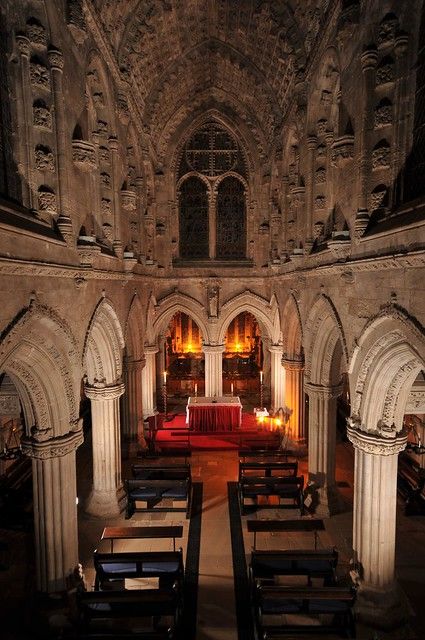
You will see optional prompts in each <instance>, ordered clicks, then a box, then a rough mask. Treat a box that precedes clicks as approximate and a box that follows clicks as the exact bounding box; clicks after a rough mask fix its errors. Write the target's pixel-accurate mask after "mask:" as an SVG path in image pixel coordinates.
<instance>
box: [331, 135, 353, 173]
mask: <svg viewBox="0 0 425 640" xmlns="http://www.w3.org/2000/svg"><path fill="white" fill-rule="evenodd" d="M353 158H354V136H353V135H345V136H341V137H340V138H336V139H335V140H334V142H333V143H332V146H331V164H332V166H333V167H344V166H345V165H346V164H347V163H348V162H350V161H351V160H352V159H353Z"/></svg>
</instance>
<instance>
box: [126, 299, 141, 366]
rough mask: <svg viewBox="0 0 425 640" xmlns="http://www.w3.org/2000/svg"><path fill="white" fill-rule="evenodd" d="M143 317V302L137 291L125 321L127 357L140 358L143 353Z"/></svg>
mask: <svg viewBox="0 0 425 640" xmlns="http://www.w3.org/2000/svg"><path fill="white" fill-rule="evenodd" d="M143 317H144V312H143V307H142V303H141V302H140V298H139V296H138V295H137V293H135V294H134V296H133V299H132V301H131V303H130V308H129V311H128V316H127V321H126V323H125V348H126V354H127V357H128V358H130V359H131V360H140V359H141V357H142V355H143V341H144V339H143V336H144V327H143Z"/></svg>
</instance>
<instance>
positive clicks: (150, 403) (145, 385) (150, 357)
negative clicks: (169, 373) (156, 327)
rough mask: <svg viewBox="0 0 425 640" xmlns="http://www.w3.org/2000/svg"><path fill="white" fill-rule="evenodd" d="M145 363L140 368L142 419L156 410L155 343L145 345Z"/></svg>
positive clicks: (156, 348) (156, 350)
mask: <svg viewBox="0 0 425 640" xmlns="http://www.w3.org/2000/svg"><path fill="white" fill-rule="evenodd" d="M144 351H145V359H146V364H145V366H144V368H143V369H142V406H143V419H146V418H147V417H148V416H153V415H154V414H155V413H157V410H156V397H155V396H156V374H155V370H156V367H155V356H156V354H157V353H158V347H157V346H156V345H150V346H147V345H145V349H144Z"/></svg>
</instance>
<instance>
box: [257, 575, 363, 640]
mask: <svg viewBox="0 0 425 640" xmlns="http://www.w3.org/2000/svg"><path fill="white" fill-rule="evenodd" d="M355 597H356V593H355V589H354V588H352V587H350V588H345V587H344V588H340V587H286V586H280V587H269V586H263V585H258V586H257V587H256V590H255V593H254V601H253V607H254V618H255V623H256V627H257V632H258V637H259V638H262V639H263V640H268V639H270V638H276V639H277V638H282V639H285V640H288V639H289V638H293V637H299V638H303V640H304V639H306V638H310V637H312V638H314V637H315V636H316V635H323V634H327V635H326V637H328V636H329V635H332V636H333V637H334V636H335V635H337V636H338V637H341V636H342V637H346V638H355V637H356V627H355V618H354V613H353V605H354V602H355Z"/></svg>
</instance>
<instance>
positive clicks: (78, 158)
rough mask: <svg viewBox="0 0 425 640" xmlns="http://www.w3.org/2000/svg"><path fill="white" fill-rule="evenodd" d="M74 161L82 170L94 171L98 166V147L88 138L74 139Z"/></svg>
mask: <svg viewBox="0 0 425 640" xmlns="http://www.w3.org/2000/svg"><path fill="white" fill-rule="evenodd" d="M72 161H73V163H74V164H75V166H76V167H78V168H79V169H81V170H82V171H92V170H93V169H95V168H96V166H97V162H96V148H95V146H94V144H92V143H91V142H88V141H87V140H73V141H72Z"/></svg>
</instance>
